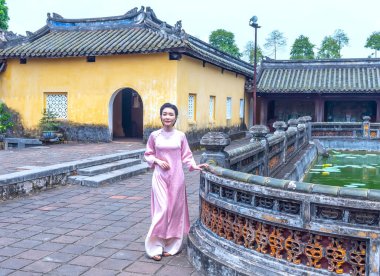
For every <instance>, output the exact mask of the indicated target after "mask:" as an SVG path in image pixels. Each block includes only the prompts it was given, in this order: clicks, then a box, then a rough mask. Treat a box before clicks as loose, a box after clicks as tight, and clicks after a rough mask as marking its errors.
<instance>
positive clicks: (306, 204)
mask: <svg viewBox="0 0 380 276" xmlns="http://www.w3.org/2000/svg"><path fill="white" fill-rule="evenodd" d="M200 204H201V208H200V219H199V221H198V222H197V223H196V225H194V226H193V229H192V232H191V235H190V237H189V243H190V244H189V247H190V249H189V254H190V259H191V260H193V258H195V256H196V254H200V252H197V251H199V248H196V243H198V244H199V243H204V244H202V246H203V247H205V248H209V250H211V249H212V248H216V249H215V251H213V252H209V254H212V253H213V254H214V255H215V256H216V258H217V259H219V258H220V261H221V262H222V264H224V265H225V266H228V267H230V268H231V267H236V268H239V269H240V270H242V271H245V274H247V275H249V274H251V273H253V272H254V271H256V273H257V269H264V271H268V273H269V271H272V272H273V271H275V272H276V273H278V275H284V274H282V273H285V272H286V273H289V274H286V275H335V274H343V275H379V274H378V273H379V260H380V224H379V222H380V191H378V190H367V189H358V188H345V187H332V186H326V185H319V184H310V183H302V182H295V181H289V180H279V179H274V178H269V177H262V176H257V175H252V174H246V173H241V172H236V171H232V170H229V169H225V168H221V167H210V170H209V171H208V172H203V173H202V176H201V185H200ZM199 235H201V236H202V237H204V239H203V240H202V241H199V240H198V241H194V239H196V238H197V236H199ZM239 251H244V252H245V253H247V254H245V255H244V256H245V258H246V259H245V261H246V263H248V264H249V265H247V266H244V267H239V262H237V263H236V258H239V257H240V256H235V259H234V258H232V259H230V257H231V256H230V255H234V254H236V252H239ZM234 252H235V253H234ZM225 258H227V259H225ZM247 258H248V259H247ZM255 260H256V261H255ZM257 260H260V265H259V268H257V267H256V266H257V265H258V264H257ZM222 266H223V265H222ZM222 266H221V265H220V264H219V267H222ZM217 267H218V265H216V266H215V267H211V266H210V263H208V268H206V267H202V266H201V265H199V264H198V267H197V268H198V269H200V270H201V271H202V270H203V272H204V273H205V274H207V273H208V271H207V269H211V268H212V269H216V268H217ZM307 273H308V274H307ZM207 275H209V274H207ZM213 275H218V273H216V274H213ZM224 275H228V274H224ZM243 275H244V273H243ZM254 275H269V274H260V273H257V274H254ZM271 275H277V274H271Z"/></svg>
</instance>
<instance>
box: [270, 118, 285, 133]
mask: <svg viewBox="0 0 380 276" xmlns="http://www.w3.org/2000/svg"><path fill="white" fill-rule="evenodd" d="M286 127H287V125H286V123H285V122H284V121H276V122H274V123H273V128H274V129H275V130H276V131H275V132H274V134H275V135H278V134H284V132H285V130H286Z"/></svg>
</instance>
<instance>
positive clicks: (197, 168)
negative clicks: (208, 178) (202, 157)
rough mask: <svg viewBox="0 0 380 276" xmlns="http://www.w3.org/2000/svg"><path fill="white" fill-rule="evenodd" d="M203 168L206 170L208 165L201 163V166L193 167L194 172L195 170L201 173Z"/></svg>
mask: <svg viewBox="0 0 380 276" xmlns="http://www.w3.org/2000/svg"><path fill="white" fill-rule="evenodd" d="M204 168H206V169H207V168H208V164H206V163H203V164H199V165H195V166H194V167H193V169H194V170H197V171H203V169H204Z"/></svg>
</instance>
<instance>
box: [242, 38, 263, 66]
mask: <svg viewBox="0 0 380 276" xmlns="http://www.w3.org/2000/svg"><path fill="white" fill-rule="evenodd" d="M243 54H244V56H245V57H247V59H248V60H249V63H252V64H253V62H254V58H255V57H254V55H255V44H254V42H253V41H248V43H247V45H246V46H245V50H244V53H243ZM256 57H257V60H256V61H257V63H259V62H261V61H262V60H263V58H264V54H263V51H262V50H261V48H260V46H257V49H256Z"/></svg>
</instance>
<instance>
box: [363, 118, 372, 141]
mask: <svg viewBox="0 0 380 276" xmlns="http://www.w3.org/2000/svg"><path fill="white" fill-rule="evenodd" d="M370 120H371V117H370V116H364V117H363V123H362V129H363V138H371V123H370Z"/></svg>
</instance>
